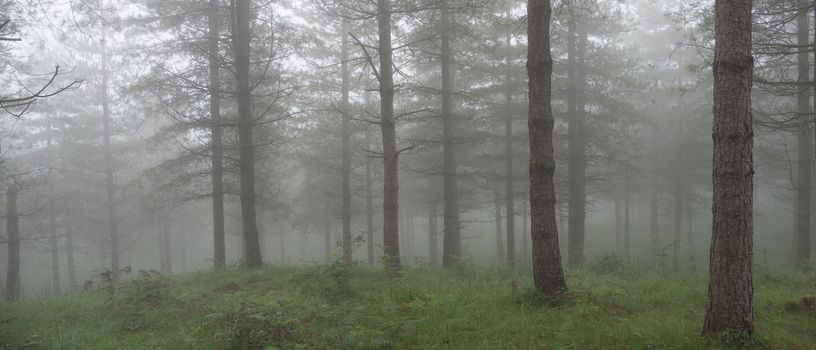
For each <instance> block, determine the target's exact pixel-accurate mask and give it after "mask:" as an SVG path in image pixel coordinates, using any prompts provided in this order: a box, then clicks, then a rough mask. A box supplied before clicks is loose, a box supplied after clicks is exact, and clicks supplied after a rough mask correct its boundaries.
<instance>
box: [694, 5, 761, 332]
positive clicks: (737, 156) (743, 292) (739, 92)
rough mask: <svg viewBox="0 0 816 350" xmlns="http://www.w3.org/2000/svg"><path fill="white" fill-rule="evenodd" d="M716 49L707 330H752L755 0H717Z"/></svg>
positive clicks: (715, 10)
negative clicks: (753, 34) (753, 4)
mask: <svg viewBox="0 0 816 350" xmlns="http://www.w3.org/2000/svg"><path fill="white" fill-rule="evenodd" d="M714 12H715V36H714V39H715V51H714V52H715V53H714V63H713V65H714V67H713V68H714V135H713V138H714V172H713V181H714V195H713V207H714V208H713V212H714V217H713V228H712V233H711V236H712V237H711V257H710V262H709V287H708V310H707V311H706V317H705V326H704V332H705V333H706V334H717V335H725V336H729V337H733V336H736V337H743V336H746V335H749V334H751V333H752V332H753V319H754V316H753V281H752V277H753V276H752V271H751V267H752V266H751V264H752V260H753V259H752V257H753V222H752V221H753V195H754V193H753V174H754V170H753V158H752V157H753V152H752V148H753V147H752V146H753V125H752V117H751V85H752V82H751V80H752V74H753V57H752V56H751V23H752V18H751V0H729V1H726V0H717V1H716V3H715V9H714Z"/></svg>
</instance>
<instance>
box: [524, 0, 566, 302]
mask: <svg viewBox="0 0 816 350" xmlns="http://www.w3.org/2000/svg"><path fill="white" fill-rule="evenodd" d="M551 15H552V7H551V5H550V1H549V0H530V1H529V2H528V5H527V37H528V47H527V76H528V77H529V83H528V84H529V92H528V94H529V119H528V126H529V129H530V217H531V221H532V222H531V225H532V227H531V231H530V236H531V238H532V243H533V259H532V260H533V280H534V282H535V287H536V289H538V290H539V291H541V292H543V293H547V294H556V293H562V292H564V291H566V289H567V285H566V281H565V280H564V271H563V269H562V268H561V253H560V251H559V246H558V229H557V228H556V224H555V185H554V183H553V177H554V173H555V159H554V157H553V126H554V119H553V113H552V103H551V100H550V96H551V94H552V80H551V79H552V67H553V61H552V56H551V54H550V16H551Z"/></svg>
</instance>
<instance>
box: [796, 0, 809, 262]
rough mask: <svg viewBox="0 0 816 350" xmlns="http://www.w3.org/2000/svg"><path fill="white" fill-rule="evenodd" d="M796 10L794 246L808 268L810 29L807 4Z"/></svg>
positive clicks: (798, 259)
mask: <svg viewBox="0 0 816 350" xmlns="http://www.w3.org/2000/svg"><path fill="white" fill-rule="evenodd" d="M797 4H798V7H799V8H800V9H802V10H801V11H800V12H799V14H798V16H796V24H797V26H796V27H797V39H798V42H797V45H798V47H799V49H798V53H799V54H798V55H797V66H798V68H799V82H798V94H797V96H796V97H797V101H798V111H797V117H798V119H799V134H798V141H799V147H798V152H797V153H798V162H797V167H798V170H799V171H798V178H799V181H798V182H797V189H796V199H797V202H798V203H799V206H798V212H797V222H798V224H797V235H796V236H797V244H796V266H797V267H799V268H804V267H807V266H808V264H810V187H811V185H810V182H811V165H810V163H811V161H810V158H811V137H812V135H811V131H810V128H811V122H812V120H811V115H810V51H809V50H807V49H806V48H807V47H808V45H810V36H809V34H810V25H809V19H810V18H809V16H808V11H806V10H805V9H806V8H807V7H808V6H810V1H808V0H798V1H797Z"/></svg>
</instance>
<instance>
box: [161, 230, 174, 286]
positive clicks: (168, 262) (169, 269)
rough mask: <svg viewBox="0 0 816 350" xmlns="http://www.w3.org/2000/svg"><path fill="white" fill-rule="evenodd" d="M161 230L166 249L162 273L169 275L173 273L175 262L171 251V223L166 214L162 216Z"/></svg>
mask: <svg viewBox="0 0 816 350" xmlns="http://www.w3.org/2000/svg"><path fill="white" fill-rule="evenodd" d="M161 232H162V234H161V236H162V245H163V246H164V250H163V251H162V253H163V254H164V259H163V261H164V264H163V265H162V273H163V274H167V275H169V274H172V273H173V262H172V253H171V252H172V250H170V223H169V220H168V218H167V217H166V216H164V217H162V222H161Z"/></svg>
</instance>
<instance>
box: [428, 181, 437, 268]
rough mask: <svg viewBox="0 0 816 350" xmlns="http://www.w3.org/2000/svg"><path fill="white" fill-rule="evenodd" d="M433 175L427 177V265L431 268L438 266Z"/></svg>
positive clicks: (435, 200)
mask: <svg viewBox="0 0 816 350" xmlns="http://www.w3.org/2000/svg"><path fill="white" fill-rule="evenodd" d="M434 180H435V178H434V176H433V175H429V176H428V189H430V191H428V263H429V264H430V265H431V266H432V267H436V266H439V238H438V237H437V225H438V224H437V222H436V221H437V219H436V215H437V214H436V203H437V197H436V194H437V192H436V190H437V188H438V187H437V185H436V182H435V181H434Z"/></svg>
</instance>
